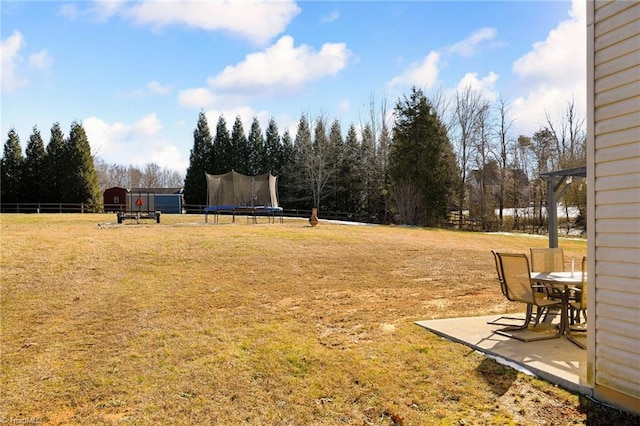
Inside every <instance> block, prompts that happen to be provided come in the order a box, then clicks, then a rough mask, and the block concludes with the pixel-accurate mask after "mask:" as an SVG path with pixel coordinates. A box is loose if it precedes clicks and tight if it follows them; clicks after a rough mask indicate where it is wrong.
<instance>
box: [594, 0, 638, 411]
mask: <svg viewBox="0 0 640 426" xmlns="http://www.w3.org/2000/svg"><path fill="white" fill-rule="evenodd" d="M589 7H590V8H592V9H591V10H590V11H589V12H590V13H591V14H592V15H590V17H589V19H590V20H591V21H590V22H588V23H587V24H588V25H592V28H591V30H590V31H588V34H589V37H590V39H589V40H588V47H589V49H593V50H592V51H591V52H590V54H591V55H592V56H591V57H590V59H589V66H590V67H592V69H591V70H589V72H588V74H589V76H590V78H591V79H592V81H590V84H591V86H590V87H589V90H590V92H591V93H590V94H589V96H590V99H591V100H590V108H591V110H590V114H592V116H591V118H590V119H591V120H592V121H591V127H590V130H591V131H592V132H593V135H590V138H592V139H591V141H592V145H591V148H590V149H592V150H593V151H592V152H591V156H590V157H589V158H590V161H592V163H591V164H589V165H588V173H592V174H593V175H592V176H591V177H590V180H589V181H590V183H591V185H592V188H591V189H590V196H591V197H592V202H591V203H590V206H591V208H590V211H589V214H590V215H593V218H590V225H591V226H593V228H594V229H590V230H589V236H590V241H589V244H591V245H593V247H591V248H590V250H589V256H590V257H594V259H590V267H589V271H592V270H593V271H594V272H595V274H593V275H591V272H590V277H589V280H590V281H589V283H590V286H591V288H595V291H590V293H589V295H594V296H595V297H594V299H595V300H593V301H591V303H590V304H589V307H590V310H591V312H594V313H595V315H592V316H591V317H590V322H589V326H590V327H594V326H595V328H591V330H592V331H591V332H592V333H593V335H592V338H591V339H590V344H591V345H593V347H591V348H590V349H589V358H590V361H591V364H592V368H593V379H592V380H593V385H594V387H595V391H596V396H598V394H599V388H600V390H601V391H602V395H604V396H605V398H606V395H607V390H613V391H615V392H619V393H622V394H625V395H628V396H629V397H631V398H632V399H635V400H638V399H640V2H627V1H606V2H605V1H596V2H594V3H592V2H589ZM592 277H593V278H592ZM594 320H595V321H594ZM603 388H604V390H602V389H603Z"/></svg>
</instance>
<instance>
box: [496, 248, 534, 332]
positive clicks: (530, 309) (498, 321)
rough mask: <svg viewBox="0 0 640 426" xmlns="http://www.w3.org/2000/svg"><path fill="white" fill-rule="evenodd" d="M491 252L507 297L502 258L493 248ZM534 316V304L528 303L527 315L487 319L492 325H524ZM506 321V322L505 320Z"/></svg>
mask: <svg viewBox="0 0 640 426" xmlns="http://www.w3.org/2000/svg"><path fill="white" fill-rule="evenodd" d="M491 254H492V255H493V260H494V263H495V265H496V273H497V276H498V283H499V284H500V291H502V294H503V296H505V297H507V288H506V285H505V283H504V278H503V277H502V265H501V263H500V258H499V257H498V255H497V253H496V252H495V251H493V250H491ZM539 314H540V312H537V314H536V318H535V320H534V324H537V322H538V319H539V317H540V315H539ZM532 316H533V305H532V304H530V303H527V310H526V313H525V317H524V318H522V317H510V316H506V315H503V316H501V317H498V318H496V319H494V320H492V321H487V324H491V325H503V326H510V327H512V326H522V325H523V324H529V323H530V322H531V320H532ZM505 321H506V322H505ZM515 321H519V322H521V323H520V324H518V323H515V324H514V322H515Z"/></svg>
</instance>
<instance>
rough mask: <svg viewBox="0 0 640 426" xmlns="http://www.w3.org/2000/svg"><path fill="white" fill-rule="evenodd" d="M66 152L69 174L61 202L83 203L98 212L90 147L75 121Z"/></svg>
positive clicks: (97, 197) (83, 131)
mask: <svg viewBox="0 0 640 426" xmlns="http://www.w3.org/2000/svg"><path fill="white" fill-rule="evenodd" d="M66 151H67V162H68V163H67V164H68V166H69V169H70V171H71V173H69V174H68V175H67V176H66V178H65V180H64V182H65V184H64V187H63V191H62V194H63V201H65V202H67V203H84V204H86V205H88V206H89V208H91V209H92V210H93V211H98V209H99V206H100V204H101V201H102V197H101V194H100V185H99V184H98V174H97V173H96V168H95V164H94V162H93V156H92V155H91V145H90V144H89V139H88V138H87V133H86V132H85V130H84V127H82V124H80V123H78V122H76V121H74V122H73V123H71V130H70V131H69V139H68V141H67V149H66Z"/></svg>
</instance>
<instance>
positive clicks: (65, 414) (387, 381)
mask: <svg viewBox="0 0 640 426" xmlns="http://www.w3.org/2000/svg"><path fill="white" fill-rule="evenodd" d="M0 220H1V228H0V232H1V234H0V235H1V243H2V260H1V267H2V289H1V296H2V299H1V308H2V319H1V321H2V323H1V325H2V336H1V342H0V343H1V346H0V349H1V351H2V352H1V355H2V360H1V370H0V379H1V383H2V391H1V392H2V395H1V397H2V398H1V399H2V402H1V403H0V404H1V405H0V419H3V420H4V421H10V420H16V421H20V420H21V421H23V423H24V420H33V421H34V422H35V421H37V422H39V423H46V424H92V425H93V424H136V425H155V424H241V423H246V424H297V425H314V424H315V425H333V424H394V423H395V424H407V425H418V424H420V425H425V424H426V425H428V424H463V423H464V424H509V423H513V422H524V423H528V422H537V421H538V419H541V420H542V421H544V420H546V421H547V422H548V423H549V422H553V421H554V420H556V421H557V419H562V422H566V423H568V424H571V423H582V422H583V421H584V420H585V418H586V416H587V414H585V413H584V412H583V409H582V406H581V403H580V401H579V398H578V397H577V396H575V395H573V394H571V393H568V392H565V391H563V390H560V389H557V388H555V387H554V386H551V385H549V384H547V383H545V382H542V381H539V380H537V379H534V378H531V377H527V376H523V375H521V374H517V373H515V372H514V371H513V370H511V369H509V368H506V367H503V366H500V365H498V364H496V363H494V362H493V361H490V360H487V359H485V358H484V357H483V356H481V355H479V354H477V353H474V352H472V351H470V350H469V349H468V348H466V347H464V346H462V345H458V344H454V343H450V342H447V341H445V340H442V339H440V338H438V337H436V336H435V335H432V334H431V333H428V332H426V331H425V330H424V329H422V328H419V327H417V326H416V325H414V321H416V320H423V319H429V318H442V317H450V316H463V315H479V314H490V313H501V312H506V311H512V310H514V309H516V310H518V309H519V308H520V307H519V306H512V305H510V304H509V303H507V302H506V301H505V300H504V298H503V297H502V295H501V293H500V291H499V288H498V286H497V283H496V282H495V279H494V275H495V272H494V269H493V268H494V266H493V263H492V262H493V259H492V257H491V254H490V252H489V250H490V249H499V250H510V251H521V252H522V251H527V250H528V248H529V247H531V246H545V244H546V242H547V241H546V240H545V239H543V238H537V239H536V238H532V237H528V236H521V237H518V236H506V235H485V234H480V233H458V232H448V231H442V230H427V229H419V228H406V227H388V226H347V225H339V224H328V223H321V225H319V226H318V227H315V228H312V227H310V226H308V224H307V223H306V222H304V221H301V220H286V221H285V223H284V224H279V223H276V224H265V223H261V224H248V223H247V222H246V220H245V219H244V218H240V219H239V220H238V221H237V223H236V224H230V223H229V222H228V220H227V219H226V218H223V219H222V220H221V223H219V224H209V225H204V224H203V222H204V218H203V217H202V216H170V215H164V216H162V222H163V223H162V224H160V225H158V224H155V223H151V222H148V223H143V224H140V225H137V224H132V223H127V224H124V225H115V226H102V227H99V226H97V224H98V223H104V222H114V221H115V216H114V215H2V216H0ZM561 246H562V247H564V249H565V252H566V253H567V255H568V256H575V257H579V256H582V255H584V254H585V252H586V242H585V241H573V240H571V241H570V240H561ZM545 413H546V414H545ZM549 413H551V414H549ZM524 419H526V420H524ZM556 424H558V423H556Z"/></svg>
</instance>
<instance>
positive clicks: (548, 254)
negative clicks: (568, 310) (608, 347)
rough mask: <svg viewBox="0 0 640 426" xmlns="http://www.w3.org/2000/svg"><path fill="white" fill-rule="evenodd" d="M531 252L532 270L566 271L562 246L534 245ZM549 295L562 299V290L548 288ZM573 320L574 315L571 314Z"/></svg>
mask: <svg viewBox="0 0 640 426" xmlns="http://www.w3.org/2000/svg"><path fill="white" fill-rule="evenodd" d="M529 250H530V252H531V271H532V272H564V269H565V268H564V250H563V249H562V248H560V247H554V248H546V247H532V248H530V249H529ZM540 291H546V292H547V295H548V297H551V298H554V299H562V292H559V291H558V290H557V289H554V288H550V289H549V288H548V289H546V290H540ZM571 321H573V316H571Z"/></svg>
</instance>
